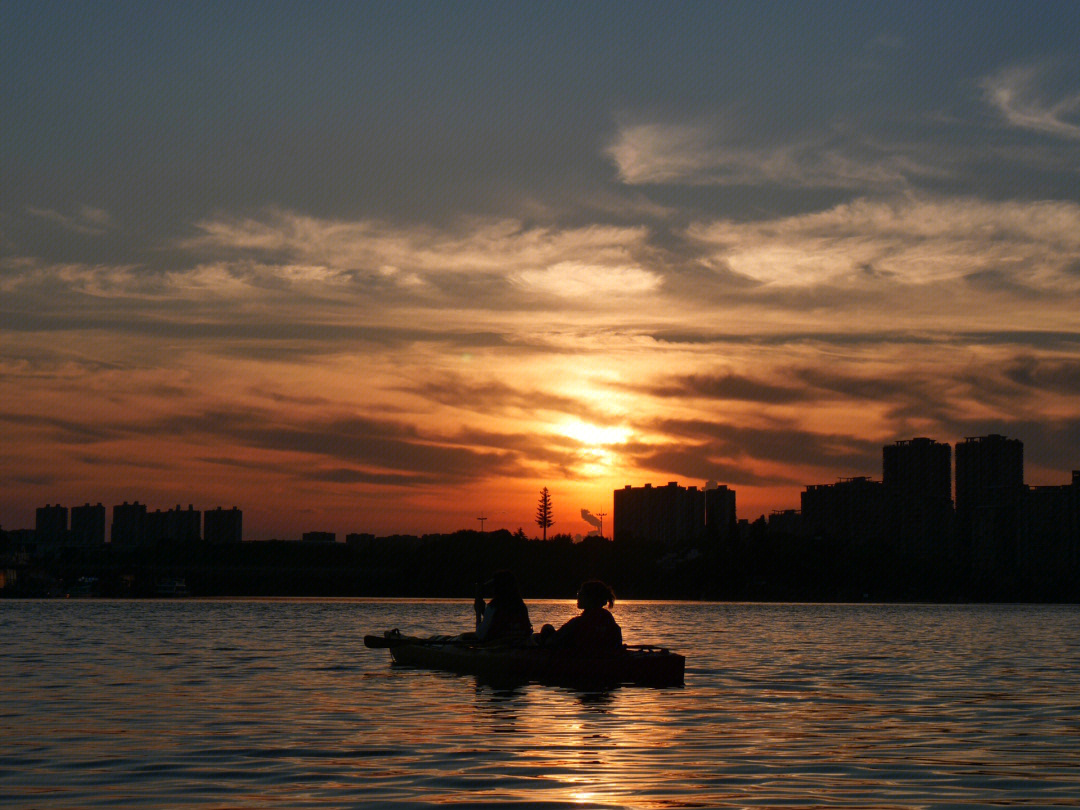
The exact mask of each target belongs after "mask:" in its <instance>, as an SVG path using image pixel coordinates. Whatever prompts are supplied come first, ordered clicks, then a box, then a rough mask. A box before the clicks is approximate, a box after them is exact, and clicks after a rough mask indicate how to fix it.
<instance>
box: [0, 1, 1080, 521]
mask: <svg viewBox="0 0 1080 810" xmlns="http://www.w3.org/2000/svg"><path fill="white" fill-rule="evenodd" d="M990 432H996V433H1004V434H1006V435H1008V436H1010V437H1014V438H1019V439H1021V440H1022V441H1023V442H1024V445H1025V456H1026V470H1027V473H1026V477H1027V480H1028V482H1029V483H1033V484H1060V483H1066V482H1067V481H1068V480H1069V471H1070V470H1071V469H1074V468H1080V4H1078V3H1075V2H1065V3H1058V2H1038V3H991V2H977V3H961V2H948V3H940V2H934V3H869V2H859V3H851V4H844V3H791V4H782V3H762V2H748V3H739V2H716V3H708V4H705V3H677V2H674V3H645V4H637V3H629V2H619V3H601V2H597V3H560V2H543V3H540V2H536V3H529V4H526V3H513V2H499V3H495V2H491V3H465V2H452V3H437V4H427V3H408V2H401V3H397V2H395V3H389V2H387V3H340V4H339V3H331V2H320V3H300V2H296V3H265V2H260V3H242V2H231V3H210V4H205V5H204V4H199V3H151V2H137V3H121V2H108V3H105V2H102V3H75V2H63V3H55V4H54V3H48V2H16V1H14V0H0V525H2V526H3V527H4V528H20V527H24V526H32V525H33V514H34V513H33V510H34V508H35V507H36V506H40V505H43V504H44V503H46V502H49V503H52V502H56V501H60V502H61V503H65V504H66V505H72V504H77V503H83V502H85V501H91V502H98V501H101V502H103V503H105V504H106V505H107V506H111V505H112V504H114V503H119V502H120V501H122V500H134V499H138V500H140V501H143V502H145V503H147V504H148V505H149V506H150V508H151V509H154V508H167V507H169V506H173V505H175V504H177V503H182V504H184V505H185V506H186V505H187V504H188V503H194V504H195V505H196V508H212V507H213V506H217V505H219V504H220V505H223V506H226V507H228V506H232V505H237V506H240V507H241V508H243V509H244V512H245V535H246V537H248V538H252V539H259V538H266V537H275V536H276V537H295V536H298V535H299V533H300V532H301V531H303V530H329V531H337V532H339V533H340V534H343V533H345V532H350V531H369V532H376V533H386V532H391V531H401V532H426V531H443V530H454V529H458V528H465V527H467V528H475V527H478V526H479V524H478V523H477V521H476V518H477V516H479V515H480V514H484V515H486V516H488V517H489V520H488V521H487V523H486V528H488V529H493V528H501V527H505V528H509V529H511V530H515V529H517V528H518V527H519V526H520V527H523V528H524V529H525V530H526V532H528V533H530V534H533V533H538V531H539V530H538V528H537V527H536V526H535V524H534V523H533V517H534V513H535V507H536V502H537V498H538V496H539V491H540V488H541V487H543V486H547V487H549V488H550V489H551V493H552V499H553V505H554V513H555V514H554V516H555V521H556V523H555V526H554V527H553V528H552V532H559V531H564V532H570V533H579V532H580V533H584V532H587V531H588V530H589V529H590V528H591V527H590V526H589V525H588V524H587V523H586V522H585V521H584V520H582V518H581V510H582V509H589V510H591V511H592V512H600V511H604V512H610V511H611V493H612V490H613V489H615V488H618V487H621V486H623V485H624V484H633V485H635V486H640V485H642V484H644V483H646V482H652V483H654V484H663V483H666V482H667V481H679V482H680V483H682V484H693V485H702V484H704V483H705V482H706V481H708V480H714V481H717V482H720V483H724V484H728V485H729V486H731V487H733V488H734V489H735V490H736V492H737V498H738V510H739V516H740V517H747V518H750V519H753V518H755V517H756V516H757V515H759V514H761V513H763V512H765V513H767V512H768V511H769V510H771V509H774V508H775V509H780V508H792V507H797V506H798V504H799V493H800V492H801V491H802V489H803V488H804V487H805V486H806V485H807V484H815V483H829V482H832V481H834V480H836V478H837V477H839V476H853V475H869V476H872V477H874V478H880V475H881V447H882V445H883V444H887V443H891V442H893V441H896V440H898V439H909V438H912V437H914V436H930V437H932V438H935V439H938V440H940V441H947V442H949V443H954V442H955V441H957V440H958V439H959V438H962V437H964V436H973V435H983V434H986V433H990Z"/></svg>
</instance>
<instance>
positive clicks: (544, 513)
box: [536, 487, 555, 540]
mask: <svg viewBox="0 0 1080 810" xmlns="http://www.w3.org/2000/svg"><path fill="white" fill-rule="evenodd" d="M536 525H537V526H539V527H540V529H541V531H543V533H544V539H545V540H547V530H548V528H549V527H551V526H553V525H555V521H554V520H552V519H551V493H550V492H548V488H547V487H544V488H543V489H542V490H540V503H539V504H537V506H536Z"/></svg>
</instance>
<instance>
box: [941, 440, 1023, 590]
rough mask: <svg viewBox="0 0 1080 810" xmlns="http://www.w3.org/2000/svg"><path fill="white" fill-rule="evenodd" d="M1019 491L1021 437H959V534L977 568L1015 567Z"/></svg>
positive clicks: (979, 570) (1004, 569)
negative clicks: (962, 438)
mask: <svg viewBox="0 0 1080 810" xmlns="http://www.w3.org/2000/svg"><path fill="white" fill-rule="evenodd" d="M1023 494H1024V443H1023V442H1021V441H1020V440H1019V439H1007V438H1005V437H1004V436H999V435H997V434H996V433H995V434H991V435H989V436H974V437H969V438H966V439H964V441H962V442H957V444H956V528H957V535H958V539H959V541H960V544H961V547H962V548H963V549H964V550H965V551H966V553H967V554H968V555H969V561H970V562H971V564H972V566H973V568H974V570H975V571H976V572H977V573H983V574H993V575H996V574H1001V573H1003V572H1007V571H1008V570H1010V569H1011V568H1014V567H1015V565H1016V562H1017V552H1018V549H1017V542H1018V535H1019V531H1020V510H1021V505H1022V501H1023Z"/></svg>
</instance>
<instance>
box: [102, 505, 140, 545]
mask: <svg viewBox="0 0 1080 810" xmlns="http://www.w3.org/2000/svg"><path fill="white" fill-rule="evenodd" d="M145 532H146V504H144V503H139V502H138V501H135V503H128V502H127V501H124V502H123V503H122V504H118V505H116V506H114V507H113V518H112V531H111V534H110V539H111V541H112V542H113V543H114V544H115V545H117V546H125V547H127V546H141V545H143V544H144V543H145V542H146V534H145Z"/></svg>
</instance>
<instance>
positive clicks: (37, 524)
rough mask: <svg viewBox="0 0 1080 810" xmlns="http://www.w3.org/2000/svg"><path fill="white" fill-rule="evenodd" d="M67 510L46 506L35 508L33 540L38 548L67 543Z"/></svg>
mask: <svg viewBox="0 0 1080 810" xmlns="http://www.w3.org/2000/svg"><path fill="white" fill-rule="evenodd" d="M67 533H68V510H67V507H66V506H61V505H60V504H56V505H55V506H54V505H52V504H46V505H45V506H39V507H38V508H37V514H36V520H35V521H34V539H35V540H36V541H37V544H38V546H39V547H48V546H58V545H60V544H62V543H64V542H66V541H67Z"/></svg>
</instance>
